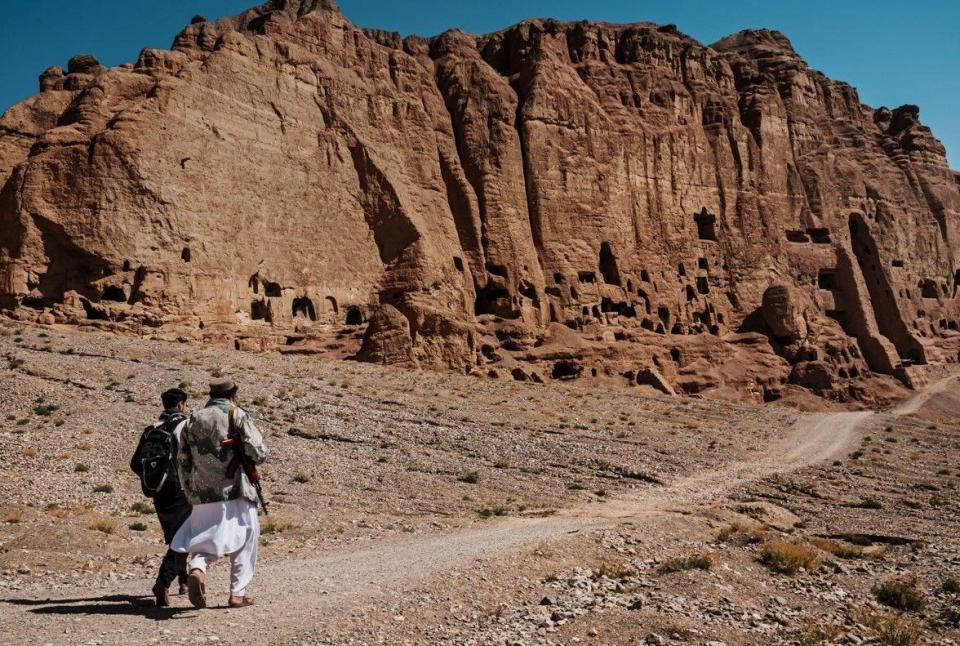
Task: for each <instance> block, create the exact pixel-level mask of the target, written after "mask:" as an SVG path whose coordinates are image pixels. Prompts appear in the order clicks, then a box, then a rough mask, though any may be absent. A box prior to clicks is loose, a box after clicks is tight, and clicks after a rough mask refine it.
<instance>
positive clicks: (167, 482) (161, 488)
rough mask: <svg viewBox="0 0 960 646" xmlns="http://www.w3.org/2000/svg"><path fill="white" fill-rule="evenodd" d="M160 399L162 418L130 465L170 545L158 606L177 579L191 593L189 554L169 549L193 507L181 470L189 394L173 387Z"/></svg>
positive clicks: (146, 433)
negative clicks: (181, 477)
mask: <svg viewBox="0 0 960 646" xmlns="http://www.w3.org/2000/svg"><path fill="white" fill-rule="evenodd" d="M160 400H161V401H162V402H163V413H162V414H161V415H160V420H159V421H157V422H155V423H154V424H151V425H150V426H148V427H147V428H146V429H145V430H144V431H143V434H142V435H141V436H140V442H139V444H137V450H136V451H135V452H134V454H133V458H132V459H131V460H130V468H131V469H132V470H133V472H134V473H136V474H137V475H138V476H140V488H141V489H142V490H143V495H145V496H147V497H148V498H153V505H154V507H155V508H156V510H157V518H159V519H160V527H161V528H162V529H163V540H164V542H165V543H166V544H167V546H168V549H167V553H166V554H165V555H164V557H163V561H162V562H161V563H160V572H159V574H157V582H156V583H155V584H154V586H153V594H154V596H155V597H156V600H157V606H160V607H166V606H169V605H170V592H169V588H170V584H171V583H173V580H174V579H177V578H179V580H180V594H185V593H186V592H187V555H186V554H181V553H179V552H175V551H173V550H172V549H169V545H170V543H171V542H172V541H173V537H174V535H175V534H176V533H177V530H178V529H180V526H181V525H183V523H184V521H186V520H187V518H189V517H190V512H191V511H192V509H193V508H192V507H191V505H190V502H189V501H188V500H187V497H186V496H185V495H184V493H183V489H182V488H181V486H180V478H179V474H178V472H177V452H178V450H179V443H180V434H181V433H182V432H183V428H184V426H185V425H186V423H187V416H186V410H187V394H186V393H185V392H183V391H182V390H180V389H179V388H173V389H171V390H168V391H167V392H165V393H163V394H162V395H161V396H160Z"/></svg>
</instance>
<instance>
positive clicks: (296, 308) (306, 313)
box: [292, 296, 317, 321]
mask: <svg viewBox="0 0 960 646" xmlns="http://www.w3.org/2000/svg"><path fill="white" fill-rule="evenodd" d="M292 309H293V318H298V317H299V318H306V319H310V320H311V321H316V320H317V309H316V308H315V307H314V306H313V301H312V300H310V299H309V298H307V297H305V296H304V297H303V298H295V299H293V308H292Z"/></svg>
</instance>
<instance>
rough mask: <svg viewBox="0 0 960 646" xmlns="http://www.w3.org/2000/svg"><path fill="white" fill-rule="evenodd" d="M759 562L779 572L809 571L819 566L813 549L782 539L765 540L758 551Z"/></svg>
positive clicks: (818, 559)
mask: <svg viewBox="0 0 960 646" xmlns="http://www.w3.org/2000/svg"><path fill="white" fill-rule="evenodd" d="M760 562H761V563H763V564H764V565H766V566H767V567H768V568H770V569H771V570H773V571H774V572H779V573H780V574H796V573H797V572H799V571H800V570H801V569H803V570H806V571H807V572H810V571H812V570H815V569H817V568H818V567H820V557H819V556H818V555H817V551H816V550H815V549H813V548H812V547H810V546H809V545H801V544H798V543H790V542H788V541H783V540H772V541H767V543H765V544H764V546H763V549H762V551H761V553H760Z"/></svg>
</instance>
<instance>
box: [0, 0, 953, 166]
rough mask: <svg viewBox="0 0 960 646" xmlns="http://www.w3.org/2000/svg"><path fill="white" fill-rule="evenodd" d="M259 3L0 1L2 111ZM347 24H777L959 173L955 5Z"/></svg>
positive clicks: (516, 10) (929, 1)
mask: <svg viewBox="0 0 960 646" xmlns="http://www.w3.org/2000/svg"><path fill="white" fill-rule="evenodd" d="M256 3H257V0H166V1H162V0H161V1H158V0H0V8H2V9H3V19H2V21H0V110H5V109H6V108H8V107H9V106H10V105H12V104H14V103H16V102H17V101H19V100H21V99H24V98H26V97H27V96H29V95H30V94H33V93H34V92H36V90H37V75H38V74H39V73H40V72H41V71H42V70H43V69H44V68H46V67H48V66H50V65H63V66H65V65H66V61H67V60H68V59H69V58H70V57H71V56H72V55H73V54H76V53H80V52H89V53H92V54H95V55H96V56H97V57H98V58H99V59H100V60H101V61H102V62H103V63H105V64H107V65H116V64H119V63H123V62H129V61H132V60H134V59H136V57H137V54H138V53H139V51H140V49H142V48H143V47H161V48H163V47H169V45H170V43H171V42H172V40H173V37H174V35H175V34H176V33H177V32H178V31H179V30H180V29H181V28H182V27H183V25H185V24H186V23H187V22H189V20H190V18H191V16H193V15H195V14H203V15H205V16H206V17H208V18H214V17H219V16H222V15H227V14H232V13H237V12H238V11H240V10H242V9H245V8H247V7H249V6H252V5H254V4H256ZM340 8H341V9H342V10H343V12H344V13H345V14H346V15H347V17H348V18H350V19H351V20H352V21H353V22H354V23H355V24H357V25H361V26H364V27H380V28H384V29H391V30H394V31H399V32H401V33H403V34H409V33H418V34H421V35H425V36H426V35H432V34H436V33H439V32H441V31H443V30H444V29H447V28H450V27H459V28H461V29H463V30H464V31H470V32H475V33H482V32H488V31H495V30H497V29H500V28H502V27H505V26H507V25H510V24H512V23H515V22H517V21H519V20H522V19H524V18H530V17H554V18H559V19H562V20H575V19H581V18H587V19H593V20H608V21H613V22H637V21H643V20H650V21H654V22H659V23H674V24H676V25H677V26H678V27H679V28H680V30H681V31H683V32H685V33H687V34H689V35H691V36H693V37H694V38H697V39H698V40H700V41H701V42H704V43H710V42H713V41H715V40H718V39H719V38H721V37H723V36H726V35H727V34H730V33H733V32H735V31H739V30H741V29H745V28H748V27H767V28H772V29H779V30H780V31H783V32H784V33H786V34H787V35H788V36H789V37H790V39H791V40H792V41H793V44H794V47H795V48H796V49H797V51H798V52H800V54H801V55H802V56H803V57H804V58H805V59H806V60H807V61H808V62H809V63H810V64H811V65H812V66H813V67H816V68H817V69H820V70H821V71H823V72H824V73H826V74H827V75H828V76H831V77H833V78H836V79H840V80H844V81H847V82H848V83H851V84H852V85H854V86H856V87H857V88H858V89H859V91H860V97H861V99H862V100H863V101H864V102H866V103H868V104H871V105H874V106H880V105H886V106H890V107H895V106H898V105H901V104H904V103H915V104H917V105H919V106H920V116H921V119H922V120H923V122H924V123H925V124H927V125H929V126H930V127H931V128H933V131H934V134H935V135H936V136H937V137H939V138H940V140H941V141H943V142H944V144H945V145H946V147H947V153H948V155H949V157H950V160H951V166H952V167H953V168H955V169H960V117H957V116H956V115H957V114H958V112H960V108H958V106H960V71H958V69H957V64H958V61H960V33H958V31H957V29H958V25H960V2H958V1H957V0H919V1H914V2H909V3H904V2H903V0H634V1H630V0H590V1H585V0H552V1H546V0H511V1H505V0H484V1H483V2H449V1H448V2H442V1H439V0H433V1H428V0H389V1H387V0H340Z"/></svg>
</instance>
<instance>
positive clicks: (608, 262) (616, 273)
mask: <svg viewBox="0 0 960 646" xmlns="http://www.w3.org/2000/svg"><path fill="white" fill-rule="evenodd" d="M600 275H601V276H603V282H605V283H606V284H608V285H618V286H619V285H622V284H623V283H622V282H621V280H620V268H619V267H618V266H617V257H616V255H615V254H614V253H613V247H611V246H610V243H609V242H604V243H601V245H600Z"/></svg>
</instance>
